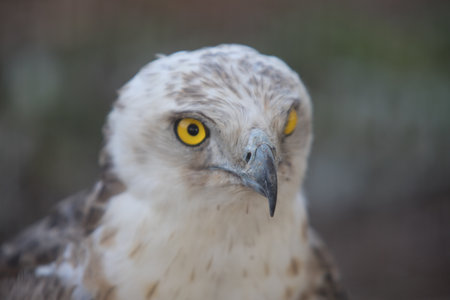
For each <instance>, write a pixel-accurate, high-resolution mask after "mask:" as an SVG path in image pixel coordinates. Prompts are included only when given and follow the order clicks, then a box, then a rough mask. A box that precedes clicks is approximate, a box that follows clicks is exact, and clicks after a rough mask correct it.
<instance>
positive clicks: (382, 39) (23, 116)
mask: <svg viewBox="0 0 450 300" xmlns="http://www.w3.org/2000/svg"><path fill="white" fill-rule="evenodd" d="M220 43H243V44H247V45H250V46H253V47H255V48H257V49H258V50H259V51H261V52H263V53H266V54H272V55H276V56H279V57H280V58H282V59H283V60H285V61H286V62H287V63H288V64H289V65H290V66H291V67H292V68H293V69H295V70H296V71H297V72H299V74H300V75H301V77H302V78H303V80H304V82H305V84H306V85H307V87H308V88H309V91H310V94H311V96H312V99H313V101H314V107H315V113H314V115H315V142H314V147H313V152H312V155H311V160H310V168H309V171H308V177H307V180H306V187H305V193H306V194H307V196H308V198H309V210H310V213H311V219H312V223H313V225H314V226H315V227H316V228H317V230H318V231H319V232H320V233H321V235H322V236H323V237H324V239H325V240H326V241H327V243H328V245H329V246H330V248H331V249H332V252H333V253H334V256H335V258H336V260H337V262H338V264H339V266H340V268H341V271H342V275H343V281H344V284H345V285H346V287H347V289H348V291H349V294H350V295H351V297H352V299H369V300H371V299H373V300H378V299H435V300H437V299H450V5H449V2H448V1H436V0H434V1H417V0H380V1H368V0H343V1H325V0H318V1H288V0H278V1H269V0H246V1H238V0H228V1H207V0H190V1H182V0H175V1H164V0H157V1H142V0H140V1H125V0H108V1H106V0H41V1H28V0H2V1H1V2H0V241H3V240H5V239H7V238H8V237H11V236H12V235H13V234H15V233H16V232H17V231H18V230H20V229H21V228H23V227H24V226H26V225H28V224H30V223H32V222H34V221H35V220H37V219H38V218H39V217H41V216H43V215H45V214H46V213H47V212H48V211H49V209H50V207H51V206H52V205H54V204H55V203H56V202H57V201H58V200H60V199H62V198H63V197H65V196H67V195H69V194H72V193H74V192H77V191H79V190H81V189H84V188H87V187H90V186H91V185H92V184H93V182H94V181H95V179H96V178H97V177H98V174H99V169H98V168H97V154H98V151H99V148H100V146H101V143H102V136H101V127H102V124H103V122H104V120H105V117H106V114H107V112H108V111H109V109H110V106H111V103H112V101H113V100H114V99H115V97H116V90H117V89H118V88H120V87H121V86H122V85H123V84H124V83H125V82H126V81H127V80H129V79H130V78H131V77H132V76H133V75H134V74H135V73H136V72H137V71H138V69H139V68H140V67H141V66H143V65H144V64H146V63H147V62H149V61H150V60H152V59H154V57H155V54H157V53H163V54H169V53H172V52H174V51H178V50H184V49H188V50H189V49H196V48H199V47H203V46H207V45H216V44H220Z"/></svg>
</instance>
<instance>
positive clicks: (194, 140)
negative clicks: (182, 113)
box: [175, 118, 206, 146]
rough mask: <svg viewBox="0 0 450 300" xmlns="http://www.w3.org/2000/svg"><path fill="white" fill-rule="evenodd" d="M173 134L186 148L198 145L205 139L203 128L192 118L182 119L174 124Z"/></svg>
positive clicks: (200, 123)
mask: <svg viewBox="0 0 450 300" xmlns="http://www.w3.org/2000/svg"><path fill="white" fill-rule="evenodd" d="M175 133H176V134H177V137H178V138H179V139H180V141H182V142H183V143H185V144H186V145H188V146H197V145H200V144H201V142H203V141H204V140H205V138H206V129H205V126H204V125H203V124H202V122H200V121H199V120H196V119H192V118H184V119H181V120H179V121H178V122H177V123H175Z"/></svg>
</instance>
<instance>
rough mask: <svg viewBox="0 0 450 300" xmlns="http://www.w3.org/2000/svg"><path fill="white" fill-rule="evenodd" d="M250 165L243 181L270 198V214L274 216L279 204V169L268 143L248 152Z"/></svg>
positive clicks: (243, 175) (243, 176)
mask: <svg viewBox="0 0 450 300" xmlns="http://www.w3.org/2000/svg"><path fill="white" fill-rule="evenodd" d="M246 160H248V162H247V164H248V166H247V168H246V170H245V172H244V174H242V175H241V178H242V180H243V183H244V184H245V185H246V186H248V187H250V188H252V189H254V190H255V191H257V192H258V193H260V194H261V195H263V196H265V197H266V198H267V199H268V200H269V210H270V216H271V217H273V215H274V213H275V207H276V205H277V193H278V183H277V169H276V167H275V158H274V156H273V152H272V149H271V147H270V146H269V145H268V144H265V143H264V144H260V145H259V146H257V147H256V148H254V149H253V151H249V152H247V159H246Z"/></svg>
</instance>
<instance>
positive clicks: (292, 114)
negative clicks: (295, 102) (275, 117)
mask: <svg viewBox="0 0 450 300" xmlns="http://www.w3.org/2000/svg"><path fill="white" fill-rule="evenodd" d="M297 119H298V116H297V111H296V110H295V109H293V108H291V110H290V111H289V114H288V117H287V121H286V125H285V126H284V134H285V135H290V134H291V133H292V132H294V129H295V126H296V125H297Z"/></svg>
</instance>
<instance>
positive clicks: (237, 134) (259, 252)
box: [0, 44, 346, 300]
mask: <svg viewBox="0 0 450 300" xmlns="http://www.w3.org/2000/svg"><path fill="white" fill-rule="evenodd" d="M118 94H119V95H118V98H117V100H116V101H115V103H114V104H113V107H112V110H111V112H110V113H109V115H108V117H107V121H106V125H105V127H104V130H103V132H104V141H105V142H104V147H103V149H102V150H101V152H100V159H99V161H100V163H99V164H100V167H101V176H100V178H99V181H98V182H97V183H96V184H95V185H94V186H93V188H92V189H90V190H87V191H84V192H81V193H79V194H76V195H73V196H71V197H68V198H67V199H65V200H63V201H62V202H60V203H59V204H58V205H57V206H56V207H55V209H54V210H53V211H52V212H51V213H50V214H49V215H48V216H47V217H45V218H44V219H42V220H41V221H39V222H37V223H36V224H34V225H32V226H31V227H29V228H28V229H25V230H24V231H23V232H22V233H20V234H19V235H18V236H16V237H15V238H13V239H11V240H10V241H8V242H6V243H4V244H3V245H2V246H1V248H0V298H1V299H83V300H85V299H105V300H106V299H136V300H138V299H145V300H149V299H151V300H157V299H218V300H220V299H283V300H284V299H285V300H290V299H298V300H318V299H344V298H345V297H346V296H345V293H344V291H343V289H342V288H341V285H340V284H339V278H338V274H337V271H336V268H335V267H334V264H333V262H332V259H331V258H330V255H329V254H328V251H327V250H326V248H325V246H324V245H323V243H322V242H321V241H320V239H319V238H318V237H317V235H316V234H315V233H314V231H313V230H312V229H311V228H310V225H309V222H308V215H307V211H306V205H305V198H304V196H303V189H302V182H303V179H304V176H305V171H306V169H307V159H308V155H309V152H310V147H311V141H312V105H311V101H310V97H309V95H308V93H307V90H306V88H305V86H304V85H303V83H302V81H301V80H300V78H299V76H298V75H297V74H296V73H295V72H294V71H293V70H292V69H290V68H289V67H288V66H287V65H286V64H285V63H284V62H283V61H281V60H280V59H278V58H276V57H273V56H267V55H263V54H260V53H259V52H257V51H256V50H254V49H253V48H250V47H247V46H243V45H235V44H226V45H219V46H215V47H206V48H202V49H199V50H195V51H180V52H176V53H174V54H171V55H167V56H163V55H160V56H159V57H158V58H157V59H156V60H154V61H152V62H150V63H149V64H147V65H146V66H144V67H143V68H142V69H141V70H140V71H139V72H138V73H137V75H135V76H134V77H133V78H132V79H131V80H130V81H129V82H128V83H127V84H126V85H125V86H124V87H123V88H121V89H120V90H119V93H118Z"/></svg>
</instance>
